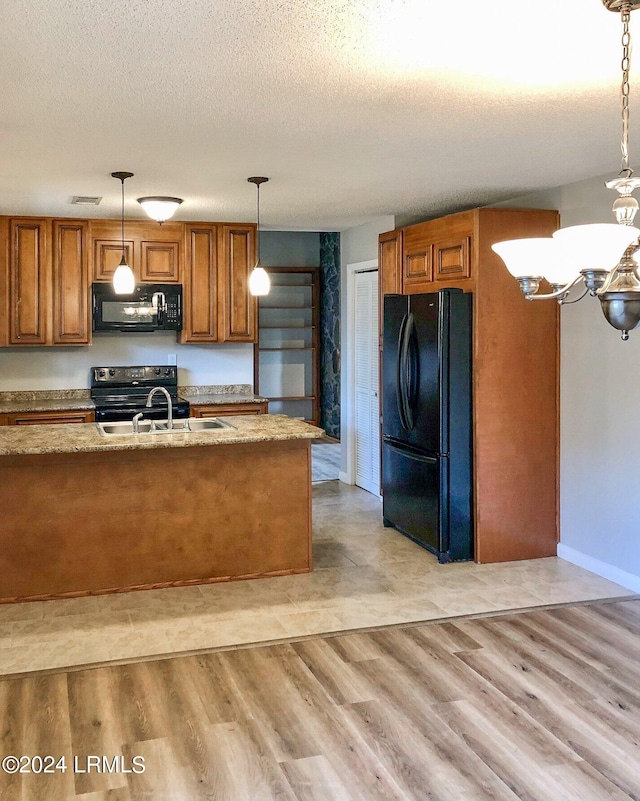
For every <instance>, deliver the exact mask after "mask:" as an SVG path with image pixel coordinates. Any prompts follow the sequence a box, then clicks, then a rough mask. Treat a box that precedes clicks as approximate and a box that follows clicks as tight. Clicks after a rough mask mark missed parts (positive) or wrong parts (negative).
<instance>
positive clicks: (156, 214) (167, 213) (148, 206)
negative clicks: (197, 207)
mask: <svg viewBox="0 0 640 801" xmlns="http://www.w3.org/2000/svg"><path fill="white" fill-rule="evenodd" d="M138 203H139V204H140V205H141V206H142V208H143V209H144V210H145V212H146V213H147V214H148V215H149V217H151V219H152V220H155V221H156V222H157V223H160V225H162V223H163V222H165V221H166V220H169V219H170V218H171V217H173V215H174V214H175V213H176V210H177V209H178V207H179V206H180V204H181V203H182V198H179V197H161V196H160V195H154V196H152V197H139V198H138Z"/></svg>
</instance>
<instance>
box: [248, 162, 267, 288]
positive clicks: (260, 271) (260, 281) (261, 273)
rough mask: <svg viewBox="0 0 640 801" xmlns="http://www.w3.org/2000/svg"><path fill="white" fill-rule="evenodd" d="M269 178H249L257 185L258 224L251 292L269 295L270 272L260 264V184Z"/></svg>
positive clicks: (250, 283) (250, 278) (250, 281)
mask: <svg viewBox="0 0 640 801" xmlns="http://www.w3.org/2000/svg"><path fill="white" fill-rule="evenodd" d="M268 180H269V179H268V178H257V177H254V178H247V181H249V183H251V184H255V185H256V190H257V193H258V194H257V214H256V217H257V223H258V224H257V226H256V254H257V259H256V266H255V267H254V268H253V270H252V272H251V275H250V276H249V292H251V294H252V295H268V294H269V290H270V289H271V279H270V278H269V273H268V272H267V271H266V270H265V269H264V267H263V266H262V265H261V264H260V184H265V183H266V182H267V181H268Z"/></svg>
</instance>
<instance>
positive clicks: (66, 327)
mask: <svg viewBox="0 0 640 801" xmlns="http://www.w3.org/2000/svg"><path fill="white" fill-rule="evenodd" d="M1 228H2V235H1V237H0V238H1V239H2V244H3V248H2V250H3V251H4V258H3V262H4V267H5V269H0V272H3V273H4V276H3V279H2V281H1V283H0V291H3V290H4V292H5V293H6V304H7V317H6V319H7V320H8V326H7V330H6V331H5V332H4V334H3V335H2V336H0V344H6V345H86V344H88V343H89V341H90V331H91V324H90V312H91V305H90V288H89V275H88V227H87V221H86V220H71V219H69V220H50V219H46V218H36V217H17V218H16V217H14V218H3V219H2V224H1Z"/></svg>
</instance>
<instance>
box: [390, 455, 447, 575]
mask: <svg viewBox="0 0 640 801" xmlns="http://www.w3.org/2000/svg"><path fill="white" fill-rule="evenodd" d="M447 469H448V465H447V459H446V457H437V456H428V455H426V454H421V453H418V452H416V451H413V450H410V449H406V448H403V447H402V446H399V445H396V444H393V443H390V442H388V441H385V442H383V445H382V514H383V517H384V522H385V525H391V526H393V527H394V528H397V529H398V531H401V532H402V533H403V534H406V535H407V536H408V537H410V538H411V539H412V540H415V541H416V542H417V543H418V544H419V545H422V546H423V547H424V548H428V549H429V550H430V551H433V552H435V553H437V554H440V553H442V552H445V551H447V550H448V542H447V541H446V540H447V538H446V533H447V532H446V526H445V525H443V522H444V520H446V509H443V508H442V507H443V504H442V499H441V496H442V493H441V488H442V487H446V485H447V476H446V471H447ZM445 561H446V559H445Z"/></svg>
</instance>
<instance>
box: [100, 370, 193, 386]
mask: <svg viewBox="0 0 640 801" xmlns="http://www.w3.org/2000/svg"><path fill="white" fill-rule="evenodd" d="M142 383H145V384H150V385H155V384H158V385H165V384H177V383H178V368H177V367H176V366H175V365H172V366H170V367H164V366H153V365H152V366H151V367H92V368H91V386H92V387H95V386H100V385H104V384H120V385H125V386H126V385H131V386H136V385H137V384H142Z"/></svg>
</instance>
